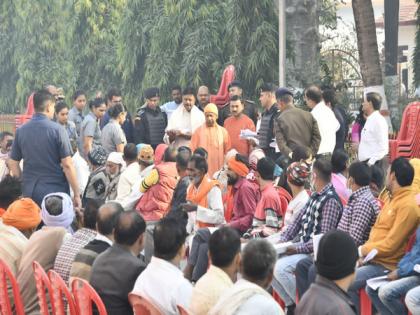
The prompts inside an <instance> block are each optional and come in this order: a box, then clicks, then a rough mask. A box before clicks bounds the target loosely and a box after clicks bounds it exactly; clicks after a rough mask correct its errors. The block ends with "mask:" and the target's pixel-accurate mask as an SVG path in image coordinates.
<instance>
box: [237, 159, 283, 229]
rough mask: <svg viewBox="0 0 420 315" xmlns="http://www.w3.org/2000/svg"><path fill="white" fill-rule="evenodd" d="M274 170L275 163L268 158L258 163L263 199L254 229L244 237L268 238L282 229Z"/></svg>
mask: <svg viewBox="0 0 420 315" xmlns="http://www.w3.org/2000/svg"><path fill="white" fill-rule="evenodd" d="M274 168H275V164H274V162H273V161H271V160H270V159H267V158H262V159H260V160H259V161H258V163H257V174H256V178H257V181H258V183H259V185H260V190H261V199H260V200H259V201H258V204H257V207H256V209H255V214H254V219H253V221H252V229H251V230H250V231H249V232H247V233H246V234H245V235H244V237H245V236H248V237H267V236H269V235H272V234H274V233H276V232H278V230H279V229H280V218H281V203H280V196H279V193H278V192H277V190H276V189H275V188H274V186H273V180H274Z"/></svg>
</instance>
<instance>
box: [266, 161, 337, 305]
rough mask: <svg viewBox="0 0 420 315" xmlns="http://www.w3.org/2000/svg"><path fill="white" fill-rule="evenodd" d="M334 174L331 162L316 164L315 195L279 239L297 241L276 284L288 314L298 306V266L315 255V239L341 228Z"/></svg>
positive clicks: (279, 263) (288, 251) (281, 266)
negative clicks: (317, 236) (296, 271)
mask: <svg viewBox="0 0 420 315" xmlns="http://www.w3.org/2000/svg"><path fill="white" fill-rule="evenodd" d="M331 173H332V166H331V162H330V161H329V160H327V159H323V158H321V159H318V160H316V161H315V163H314V165H313V169H312V175H311V177H312V178H311V184H312V186H313V190H314V192H313V193H312V195H311V197H310V198H309V200H308V202H307V203H306V205H305V206H304V207H303V208H302V210H301V211H300V213H299V214H298V216H297V217H296V219H295V221H294V222H293V223H292V224H291V225H289V226H288V227H287V229H286V230H285V231H284V232H281V233H280V234H279V235H278V237H277V239H278V242H279V243H284V242H289V241H292V242H293V244H292V245H290V246H288V247H287V249H286V253H285V254H284V255H282V256H281V257H280V258H279V260H278V261H277V263H276V266H275V269H274V279H273V282H272V285H273V288H274V290H276V291H277V293H278V294H279V295H280V297H281V298H282V300H283V301H284V302H285V304H286V306H287V307H288V311H289V310H293V309H294V307H295V297H296V280H295V276H294V271H295V268H296V264H297V263H298V262H299V261H300V260H301V259H304V258H306V257H308V255H309V254H311V253H312V252H313V241H312V239H313V236H314V235H316V234H323V233H326V232H328V231H329V230H332V229H335V228H337V225H338V222H339V221H340V218H341V215H342V210H343V206H342V204H341V201H340V198H339V197H338V195H337V193H336V192H335V190H334V187H333V186H332V184H331ZM271 239H272V240H275V238H273V237H271ZM275 241H277V240H275Z"/></svg>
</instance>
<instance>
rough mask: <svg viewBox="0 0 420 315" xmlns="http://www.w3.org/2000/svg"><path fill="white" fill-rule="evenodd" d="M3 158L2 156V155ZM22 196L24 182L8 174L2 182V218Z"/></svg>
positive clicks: (0, 197)
mask: <svg viewBox="0 0 420 315" xmlns="http://www.w3.org/2000/svg"><path fill="white" fill-rule="evenodd" d="M0 160H1V157H0ZM21 196H22V183H21V182H20V180H19V179H18V178H16V177H12V176H10V175H6V176H5V177H4V178H3V179H2V180H1V182H0V218H1V216H2V215H3V214H4V213H5V212H6V210H7V208H9V206H10V205H11V204H12V203H13V202H14V201H15V200H17V199H18V198H20V197H21Z"/></svg>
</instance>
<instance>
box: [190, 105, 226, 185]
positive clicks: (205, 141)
mask: <svg viewBox="0 0 420 315" xmlns="http://www.w3.org/2000/svg"><path fill="white" fill-rule="evenodd" d="M204 115H205V117H206V123H205V124H203V125H202V126H201V127H199V128H198V129H197V130H196V131H195V132H194V133H193V136H192V138H191V150H192V151H194V150H195V149H196V148H198V147H202V148H204V149H206V150H207V152H208V159H207V161H208V174H209V176H210V177H211V176H213V174H214V173H215V172H217V171H218V170H220V169H221V168H222V166H223V163H224V158H225V155H226V153H227V152H228V151H229V150H230V147H231V144H230V138H229V134H228V132H227V131H226V129H225V128H223V127H221V126H219V125H218V124H217V122H216V121H217V117H218V111H217V106H216V105H214V104H213V103H210V104H208V105H207V106H206V108H205V109H204Z"/></svg>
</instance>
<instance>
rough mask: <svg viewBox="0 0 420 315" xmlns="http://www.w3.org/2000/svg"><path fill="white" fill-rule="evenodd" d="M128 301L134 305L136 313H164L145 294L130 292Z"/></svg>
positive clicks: (150, 314)
mask: <svg viewBox="0 0 420 315" xmlns="http://www.w3.org/2000/svg"><path fill="white" fill-rule="evenodd" d="M128 301H129V302H130V304H131V306H132V307H133V312H134V315H163V314H162V313H161V311H160V310H159V309H158V308H157V306H155V305H154V304H153V303H152V302H150V301H149V300H148V299H146V298H145V297H144V296H141V295H137V294H134V293H130V294H129V295H128Z"/></svg>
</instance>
